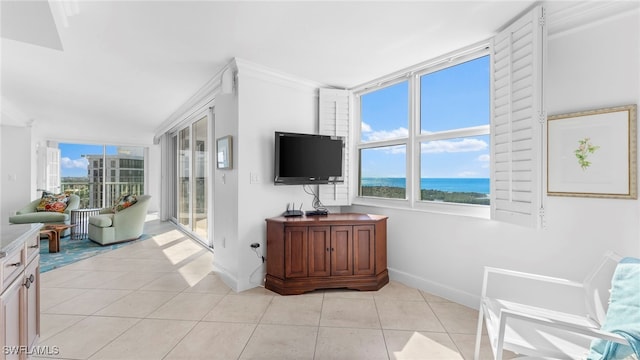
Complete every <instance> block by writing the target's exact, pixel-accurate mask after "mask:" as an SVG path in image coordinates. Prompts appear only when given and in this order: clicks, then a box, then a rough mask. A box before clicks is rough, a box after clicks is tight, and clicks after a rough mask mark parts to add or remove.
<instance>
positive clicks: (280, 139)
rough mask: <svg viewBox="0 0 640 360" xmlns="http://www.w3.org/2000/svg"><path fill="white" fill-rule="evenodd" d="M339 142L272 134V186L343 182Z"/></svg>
mask: <svg viewBox="0 0 640 360" xmlns="http://www.w3.org/2000/svg"><path fill="white" fill-rule="evenodd" d="M342 150H343V140H342V138H339V137H333V136H326V135H314V134H296V133H288V132H280V131H276V133H275V164H274V165H275V180H274V181H275V184H276V185H279V184H280V185H282V184H330V183H331V184H332V183H341V182H343V181H344V180H343V177H342Z"/></svg>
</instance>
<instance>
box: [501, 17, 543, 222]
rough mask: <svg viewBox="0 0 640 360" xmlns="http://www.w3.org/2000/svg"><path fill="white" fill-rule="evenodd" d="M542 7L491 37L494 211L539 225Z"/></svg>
mask: <svg viewBox="0 0 640 360" xmlns="http://www.w3.org/2000/svg"><path fill="white" fill-rule="evenodd" d="M545 38H546V30H545V26H544V8H542V7H536V8H535V9H533V10H532V11H531V12H530V13H529V14H527V15H525V16H523V17H522V18H520V19H518V20H517V21H515V22H514V23H513V24H511V25H510V26H509V27H508V28H506V29H505V30H504V31H502V32H501V33H500V34H498V35H497V36H496V37H495V38H494V39H493V46H492V51H493V54H492V55H493V64H492V65H493V66H492V71H493V94H492V95H493V119H492V124H491V134H492V137H491V139H492V146H491V149H492V154H491V155H492V156H491V159H492V167H493V176H494V179H493V180H494V181H493V182H492V189H491V194H492V197H493V199H492V201H491V216H492V218H493V219H496V220H500V221H506V222H510V223H514V224H519V225H524V226H529V227H534V228H537V227H540V226H541V225H542V220H543V219H542V215H543V201H542V197H543V194H544V192H543V190H544V189H543V186H544V182H543V181H542V179H543V175H544V174H543V171H544V168H543V166H542V161H543V151H544V146H543V127H544V122H545V117H546V116H545V112H544V109H543V106H544V102H543V95H542V94H543V86H542V85H543V83H542V80H543V64H544V51H543V50H544V49H545V46H546V44H545Z"/></svg>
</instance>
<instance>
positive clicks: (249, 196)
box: [237, 66, 318, 291]
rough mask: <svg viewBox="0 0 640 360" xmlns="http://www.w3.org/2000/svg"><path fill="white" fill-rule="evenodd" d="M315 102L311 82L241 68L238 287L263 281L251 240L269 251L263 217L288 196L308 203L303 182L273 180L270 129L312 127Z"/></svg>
mask: <svg viewBox="0 0 640 360" xmlns="http://www.w3.org/2000/svg"><path fill="white" fill-rule="evenodd" d="M317 102H318V98H317V85H315V84H308V83H304V82H301V81H300V82H299V81H296V80H295V79H286V78H282V77H279V76H277V75H275V74H268V73H264V72H262V71H256V70H255V69H250V68H247V67H244V68H243V67H242V66H240V68H239V105H240V106H239V134H238V142H237V144H238V148H237V149H238V157H237V159H238V199H237V200H238V238H237V242H238V244H237V245H238V248H237V250H238V252H237V259H238V283H237V291H242V290H246V289H250V288H253V287H256V286H257V285H262V284H263V278H264V265H263V264H262V260H261V259H260V258H259V257H258V256H257V255H256V253H255V252H254V251H253V250H252V249H251V248H250V246H249V245H250V244H251V243H256V242H257V243H259V244H260V248H259V251H260V252H261V253H262V254H265V255H267V256H268V254H266V223H265V219H266V218H270V217H274V216H279V215H281V214H282V212H283V211H284V210H285V209H286V205H287V203H290V202H295V203H296V204H301V203H304V204H305V205H304V207H303V209H311V208H312V207H311V202H312V198H311V196H309V195H307V194H306V193H305V192H304V191H303V189H302V186H301V185H296V186H290V185H280V186H275V185H274V183H273V178H274V173H273V164H274V163H273V161H274V133H275V132H276V131H288V132H300V133H316V132H317V123H318V108H317ZM251 174H254V176H257V178H258V182H257V183H251V182H250V179H251ZM298 206H299V205H298Z"/></svg>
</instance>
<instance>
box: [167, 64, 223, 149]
mask: <svg viewBox="0 0 640 360" xmlns="http://www.w3.org/2000/svg"><path fill="white" fill-rule="evenodd" d="M230 66H231V65H230V64H227V65H226V66H225V67H224V68H222V70H220V71H219V72H218V73H216V75H215V76H214V77H213V78H211V79H210V80H209V81H207V82H206V83H205V84H204V85H203V86H202V87H201V88H200V89H198V91H196V93H195V94H193V95H192V96H191V97H190V98H189V99H188V100H187V101H185V102H184V103H183V104H182V105H181V106H180V107H178V109H176V111H174V112H173V113H172V114H171V115H170V116H169V117H168V118H167V119H166V120H164V121H163V122H162V124H160V126H158V128H157V129H156V131H155V134H156V135H155V137H154V143H157V141H158V139H159V138H160V137H161V136H162V135H163V134H164V133H166V132H169V131H171V130H172V129H173V128H175V127H176V126H178V125H179V124H180V123H182V122H183V121H184V120H186V119H188V118H190V117H191V116H193V115H194V114H195V113H197V112H200V111H201V110H202V108H203V107H206V106H207V105H208V104H210V103H211V102H212V101H213V99H214V98H215V95H216V94H218V93H219V92H220V91H221V88H222V79H223V75H224V74H225V71H227V70H228V69H229V68H230Z"/></svg>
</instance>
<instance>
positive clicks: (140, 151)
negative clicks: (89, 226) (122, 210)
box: [59, 143, 145, 208]
mask: <svg viewBox="0 0 640 360" xmlns="http://www.w3.org/2000/svg"><path fill="white" fill-rule="evenodd" d="M59 148H60V150H61V155H60V156H61V161H60V167H61V176H62V183H61V185H62V191H66V192H73V193H75V194H77V195H78V196H80V201H81V205H80V206H81V208H102V207H110V206H112V205H113V204H114V203H115V202H116V201H117V200H118V198H119V197H120V196H121V195H126V194H134V195H142V194H144V193H145V189H144V148H143V147H136V146H112V145H85V144H65V143H61V144H59ZM105 164H106V165H107V167H106V168H104V167H103V166H104V165H105Z"/></svg>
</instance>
